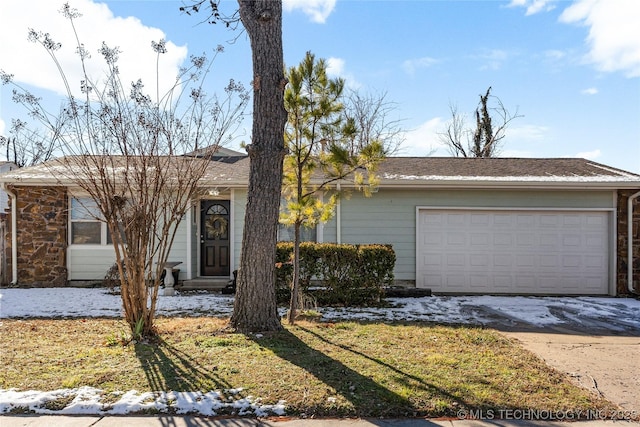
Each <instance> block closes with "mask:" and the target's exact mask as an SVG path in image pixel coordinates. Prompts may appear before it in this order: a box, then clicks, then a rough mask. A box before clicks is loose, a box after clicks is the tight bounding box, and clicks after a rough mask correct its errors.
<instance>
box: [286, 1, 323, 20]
mask: <svg viewBox="0 0 640 427" xmlns="http://www.w3.org/2000/svg"><path fill="white" fill-rule="evenodd" d="M282 6H283V8H284V10H285V11H287V12H291V11H293V10H295V9H300V10H302V12H303V13H304V14H305V15H307V16H308V17H309V18H311V21H312V22H316V23H318V24H324V23H325V22H326V20H327V18H328V17H329V15H331V12H333V9H335V7H336V0H284V1H283V3H282Z"/></svg>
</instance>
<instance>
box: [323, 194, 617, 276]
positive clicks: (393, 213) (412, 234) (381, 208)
mask: <svg viewBox="0 0 640 427" xmlns="http://www.w3.org/2000/svg"><path fill="white" fill-rule="evenodd" d="M614 203H615V202H614V197H613V193H612V192H611V191H596V192H593V191H591V192H587V191H584V192H580V191H577V192H576V191H526V190H525V191H511V190H507V191H500V190H393V189H380V190H379V191H378V193H375V194H374V195H373V196H372V197H370V198H366V197H364V196H362V195H361V194H353V195H352V197H351V198H350V199H345V200H342V202H341V207H340V209H341V213H340V221H341V230H342V232H341V237H342V239H341V241H342V243H362V244H364V243H381V244H392V245H393V249H394V251H395V252H396V258H397V261H396V268H395V277H396V280H409V281H414V280H415V274H416V272H415V266H416V253H415V251H416V240H415V239H416V224H415V221H416V209H417V208H418V207H493V208H572V209H573V208H585V209H591V208H613V207H614ZM325 241H326V242H328V241H331V240H330V239H327V235H326V234H325ZM334 241H335V240H334Z"/></svg>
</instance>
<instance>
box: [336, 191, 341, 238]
mask: <svg viewBox="0 0 640 427" xmlns="http://www.w3.org/2000/svg"><path fill="white" fill-rule="evenodd" d="M336 191H337V192H338V194H340V183H337V184H336ZM341 200H342V198H341V197H338V205H337V206H336V243H338V244H340V243H342V215H341V213H340V212H341V211H342V202H341Z"/></svg>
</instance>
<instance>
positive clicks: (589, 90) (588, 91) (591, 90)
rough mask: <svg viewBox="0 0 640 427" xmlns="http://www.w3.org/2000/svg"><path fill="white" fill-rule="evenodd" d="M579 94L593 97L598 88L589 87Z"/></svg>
mask: <svg viewBox="0 0 640 427" xmlns="http://www.w3.org/2000/svg"><path fill="white" fill-rule="evenodd" d="M580 93H582V94H583V95H595V94H597V93H598V88H596V87H590V88H587V89H583V90H582V91H580Z"/></svg>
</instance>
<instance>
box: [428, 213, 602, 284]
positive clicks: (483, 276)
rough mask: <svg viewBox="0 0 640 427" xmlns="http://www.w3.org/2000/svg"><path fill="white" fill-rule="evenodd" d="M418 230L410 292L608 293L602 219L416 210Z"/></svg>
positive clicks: (591, 215)
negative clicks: (414, 276)
mask: <svg viewBox="0 0 640 427" xmlns="http://www.w3.org/2000/svg"><path fill="white" fill-rule="evenodd" d="M434 218H435V219H434ZM418 223H419V230H418V233H419V236H418V239H417V240H418V242H420V243H419V245H418V251H419V255H418V256H417V257H416V259H417V260H418V264H419V265H417V266H416V267H417V271H418V275H417V276H418V277H417V285H418V286H424V287H430V288H431V289H432V290H433V291H434V292H484V293H530V294H536V293H537V294H551V293H555V294H607V293H608V283H609V265H610V263H609V239H610V236H609V213H608V212H605V211H602V212H579V211H578V212H560V211H558V212H548V211H531V212H529V211H527V212H522V211H502V210H500V211H490V210H488V211H464V210H451V211H446V210H442V211H440V210H437V211H430V210H421V211H420V213H419V221H418ZM436 277H437V279H436Z"/></svg>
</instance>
